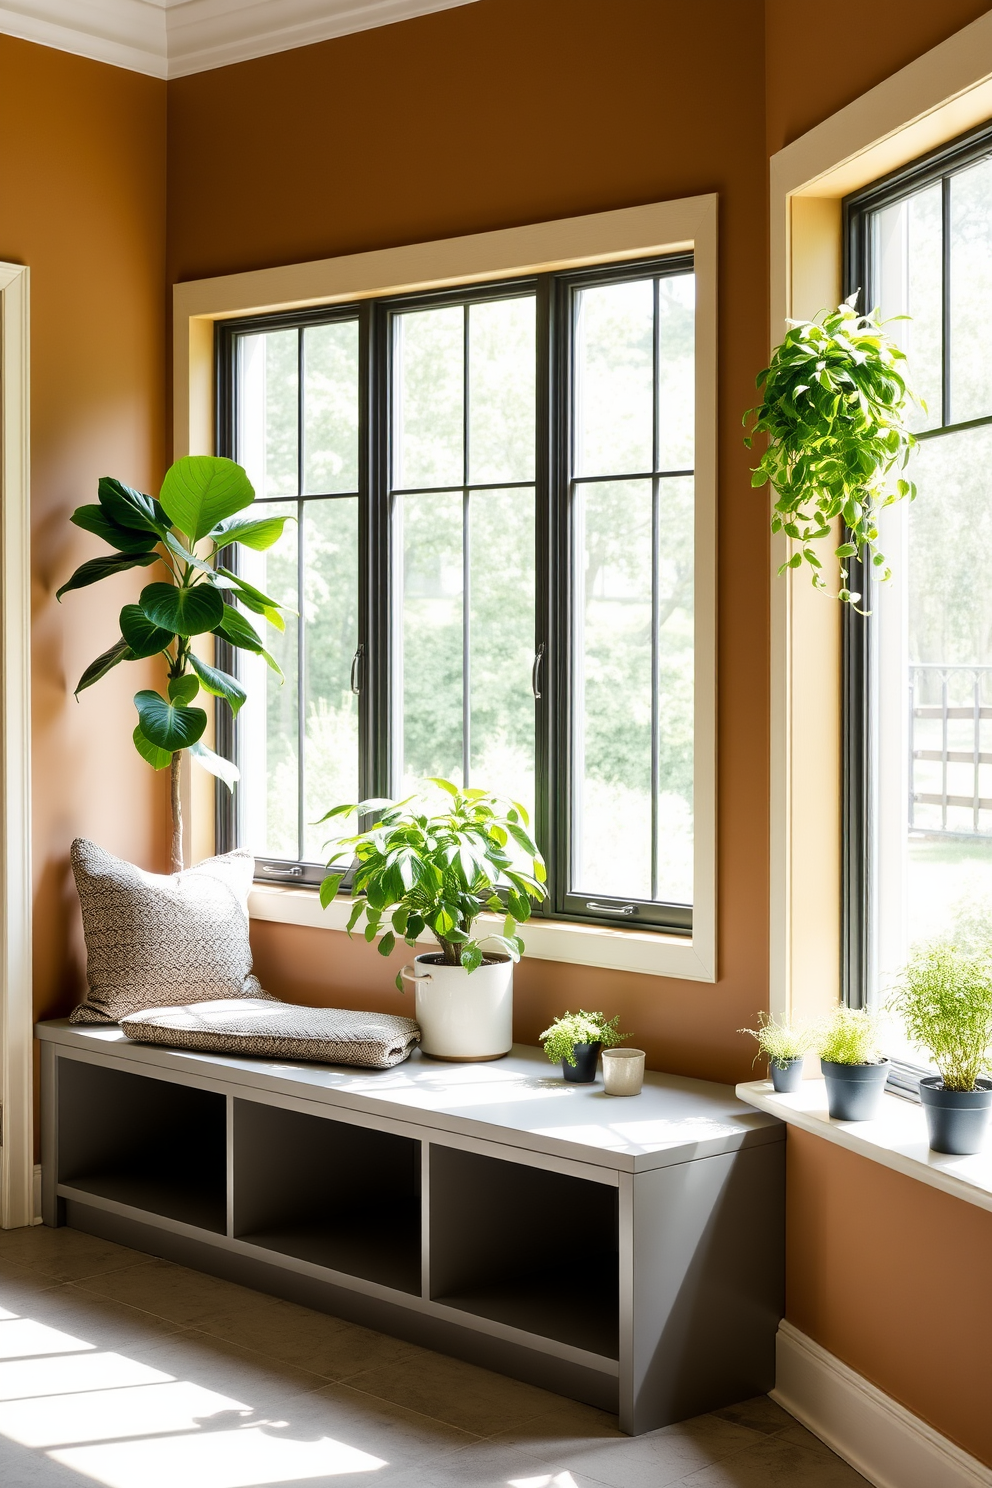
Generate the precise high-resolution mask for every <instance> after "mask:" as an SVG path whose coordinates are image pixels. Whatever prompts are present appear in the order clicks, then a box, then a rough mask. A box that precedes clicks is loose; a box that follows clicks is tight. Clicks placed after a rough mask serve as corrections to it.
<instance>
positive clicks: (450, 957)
mask: <svg viewBox="0 0 992 1488" xmlns="http://www.w3.org/2000/svg"><path fill="white" fill-rule="evenodd" d="M437 941H438V945H439V946H440V947H441V955H442V956H443V957H444V963H443V964H444V965H445V966H460V965H461V960H460V958H459V955H458V947H457V946H456V945H452V943H451V941H450V940H445V939H444V936H443V935H439V936H438V938H437Z"/></svg>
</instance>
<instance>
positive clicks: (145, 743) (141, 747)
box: [131, 723, 172, 770]
mask: <svg viewBox="0 0 992 1488" xmlns="http://www.w3.org/2000/svg"><path fill="white" fill-rule="evenodd" d="M131 738H132V739H133V740H134V747H135V749H136V750H137V751H138V753H139V754H140V755H141V758H142V759H143V760H147V761H148V763H149V764H150V765H151V767H152V769H153V770H164V769H165V768H166V766H167V765H171V764H172V751H171V749H159V747H158V745H157V744H153V743H152V741H151V739H146V738H145V736H144V734H143V733H142V732H141V724H140V723H139V724H138V726H137V728H136V729H135V731H134V733H133V734H132V735H131Z"/></svg>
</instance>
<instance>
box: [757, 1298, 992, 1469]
mask: <svg viewBox="0 0 992 1488" xmlns="http://www.w3.org/2000/svg"><path fill="white" fill-rule="evenodd" d="M771 1395H772V1399H773V1400H775V1401H777V1402H778V1404H779V1405H781V1406H782V1408H783V1409H784V1410H787V1411H788V1412H789V1414H790V1415H792V1416H795V1418H796V1420H797V1421H801V1422H802V1424H803V1425H804V1426H806V1427H807V1428H808V1429H809V1430H810V1431H812V1432H813V1434H814V1435H815V1436H818V1437H819V1438H820V1440H821V1441H823V1442H826V1444H827V1446H828V1447H830V1449H831V1450H832V1451H834V1452H836V1453H837V1455H838V1457H843V1459H844V1461H845V1462H849V1463H850V1465H851V1466H852V1467H853V1468H855V1470H856V1471H857V1472H859V1473H861V1475H862V1476H863V1477H865V1478H867V1479H868V1481H869V1483H874V1485H875V1488H938V1485H939V1488H992V1468H988V1467H986V1466H985V1465H984V1464H983V1463H981V1462H979V1461H978V1459H977V1458H976V1457H971V1456H969V1454H968V1453H967V1452H965V1451H963V1450H962V1448H961V1447H958V1446H955V1444H954V1443H953V1442H952V1441H948V1439H947V1437H946V1436H941V1434H940V1432H939V1431H935V1430H934V1429H933V1427H932V1426H928V1425H927V1424H926V1422H925V1421H921V1420H920V1418H919V1416H914V1415H913V1413H912V1411H908V1410H907V1409H906V1407H905V1406H903V1405H900V1404H899V1403H898V1402H897V1401H895V1400H893V1399H892V1398H891V1396H889V1395H886V1394H884V1393H883V1391H881V1390H879V1389H878V1388H877V1387H876V1386H875V1385H872V1384H870V1383H869V1382H868V1380H866V1379H863V1378H862V1376H861V1375H860V1374H855V1372H854V1370H853V1369H849V1368H848V1366H847V1365H846V1364H842V1363H841V1361H840V1360H839V1359H836V1358H835V1357H834V1355H833V1354H828V1353H827V1351H826V1349H824V1348H821V1347H820V1345H819V1344H818V1343H814V1342H813V1340H812V1339H811V1338H807V1337H806V1335H805V1333H800V1331H799V1329H798V1328H794V1327H793V1326H792V1324H791V1323H787V1322H782V1323H780V1324H779V1330H778V1338H777V1340H776V1368H775V1388H774V1390H773V1391H772V1392H771Z"/></svg>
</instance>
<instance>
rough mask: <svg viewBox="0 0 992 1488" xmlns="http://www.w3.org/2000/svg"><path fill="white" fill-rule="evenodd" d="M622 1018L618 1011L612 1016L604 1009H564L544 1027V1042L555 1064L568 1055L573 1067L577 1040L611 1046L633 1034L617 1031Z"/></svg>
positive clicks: (606, 1046) (609, 1047)
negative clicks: (572, 1011) (563, 1011)
mask: <svg viewBox="0 0 992 1488" xmlns="http://www.w3.org/2000/svg"><path fill="white" fill-rule="evenodd" d="M619 1022H620V1014H619V1013H618V1014H617V1016H616V1017H615V1018H609V1019H607V1017H606V1016H605V1014H603V1013H587V1012H586V1011H585V1009H584V1008H583V1009H580V1010H579V1012H577V1013H564V1014H563V1015H562V1017H560V1018H556V1019H555V1021H554V1022H553V1023H552V1025H551V1027H550V1028H546V1029H545V1030H544V1032H543V1033H542V1034H541V1043H542V1044H543V1045H544V1052H545V1054H546V1055H547V1056H548V1058H549V1060H550V1061H551V1063H552V1064H560V1063H561V1061H562V1060H563V1059H565V1060H567V1061H568V1063H569V1064H570V1065H571V1066H572V1068H573V1069H574V1068H575V1046H576V1044H602V1046H603V1048H604V1049H612V1048H613V1047H614V1046H615V1045H616V1044H620V1043H622V1042H623V1040H624V1039H626V1038H630V1034H629V1033H618V1032H617V1024H618V1023H619Z"/></svg>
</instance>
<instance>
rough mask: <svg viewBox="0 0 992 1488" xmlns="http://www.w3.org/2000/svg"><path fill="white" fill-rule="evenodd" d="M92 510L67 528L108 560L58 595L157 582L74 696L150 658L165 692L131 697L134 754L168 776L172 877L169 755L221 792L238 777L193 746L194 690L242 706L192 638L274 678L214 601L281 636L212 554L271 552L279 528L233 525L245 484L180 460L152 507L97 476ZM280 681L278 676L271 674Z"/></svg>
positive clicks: (273, 612)
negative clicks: (143, 575) (224, 645)
mask: <svg viewBox="0 0 992 1488" xmlns="http://www.w3.org/2000/svg"><path fill="white" fill-rule="evenodd" d="M97 495H98V502H97V504H94V505H90V506H81V507H79V508H77V510H76V511H75V512H73V515H72V521H73V522H74V523H75V524H76V526H77V527H81V528H83V529H84V530H85V531H87V532H92V533H94V534H95V535H96V536H97V537H99V538H102V539H103V541H104V542H106V543H107V544H108V545H109V546H110V548H111V549H113V550H114V551H113V556H109V555H108V556H105V557H101V558H91V559H89V561H88V562H86V563H83V564H81V565H80V567H79V568H77V569H76V571H75V573H74V574H73V575H72V577H71V578H69V579H68V580H67V581H66V582H65V583H64V584H63V585H62V587H61V588H60V589H59V590H58V591H57V598H58V599H59V600H61V598H62V596H63V594H66V593H67V592H69V591H70V590H73V589H84V588H87V587H89V586H90V585H91V584H96V583H99V582H100V581H101V580H102V579H106V578H109V577H111V576H112V575H113V574H116V573H121V572H123V571H124V570H125V569H129V568H137V567H141V568H150V567H152V566H153V565H156V564H159V565H161V566H162V567H163V568H164V569H165V578H164V579H159V580H157V581H156V582H154V583H151V584H147V585H146V586H145V588H144V589H142V591H141V594H140V595H139V597H138V603H137V604H128V605H125V606H124V607H123V609H122V610H121V612H120V632H121V633H120V636H119V637H118V639H117V640H116V641H115V642H114V643H113V645H112V646H110V647H109V648H108V649H107V650H106V651H104V652H103V653H102V655H100V656H98V657H97V658H96V660H95V661H93V662H91V663H90V665H89V666H88V667H87V668H86V670H85V671H84V672H83V675H82V676H81V677H80V679H79V681H78V683H77V684H76V696H77V697H78V695H79V693H80V692H82V691H84V690H85V689H86V688H88V687H92V686H93V684H94V683H95V682H99V681H100V680H101V678H103V677H105V676H106V675H107V673H108V672H110V671H112V670H113V668H114V667H116V666H118V665H119V664H120V663H121V662H122V661H138V660H141V659H143V658H146V657H150V656H159V655H160V656H161V657H162V658H163V660H164V662H165V664H166V688H165V691H164V693H163V692H156V691H154V690H153V689H151V688H144V689H142V690H141V691H140V692H137V693H135V695H134V705H135V708H136V709H137V713H138V722H137V725H136V727H135V729H134V734H133V740H134V747H135V749H136V750H137V751H138V753H139V754H140V755H141V757H142V759H144V760H147V762H148V763H149V764H150V765H151V766H152V767H153V769H156V770H164V769H165V768H166V767H167V766H171V767H172V771H173V869H174V870H175V869H177V868H179V867H181V866H182V861H181V824H180V821H179V814H178V813H179V798H178V778H177V775H176V765H177V760H178V756H179V755H180V753H181V752H182V751H183V750H184V749H188V750H189V752H190V753H191V754H192V756H193V758H194V759H195V760H196V761H197V763H198V764H200V765H202V766H203V767H204V769H206V770H209V771H210V772H211V774H213V775H216V776H218V777H219V778H220V779H221V780H223V781H224V782H225V783H226V784H227V785H228V787H229V788H230V787H232V786H233V784H234V781H235V780H236V779H237V770H236V769H235V767H234V766H233V765H232V764H231V763H230V761H228V760H225V759H222V758H221V757H220V756H219V755H217V754H215V753H214V752H213V750H211V749H208V748H207V746H206V745H205V744H203V743H202V735H203V733H204V731H205V729H206V727H207V714H206V712H205V710H204V709H203V708H200V707H197V706H194V699H195V698H196V697H197V695H198V694H199V692H200V690H201V689H202V690H203V691H204V692H205V693H208V694H210V695H211V696H213V697H217V698H222V699H223V700H224V701H225V702H226V703H227V704H228V706H229V707H230V709H231V711H232V713H234V714H236V713H237V712H238V709H239V708H240V707H241V706H242V704H243V703H244V701H245V690H244V688H243V687H242V686H241V684H240V682H239V681H238V680H237V678H235V677H232V676H230V675H229V674H228V673H227V672H224V671H221V670H220V669H219V668H217V667H214V666H211V665H209V664H208V663H206V662H205V661H203V660H201V658H200V657H198V656H196V655H195V654H194V652H193V638H194V637H195V636H199V635H206V634H211V635H214V636H219V637H221V638H222V639H224V640H226V641H227V642H228V643H229V644H230V645H232V646H235V647H237V648H238V649H240V650H244V651H248V652H251V653H254V654H255V655H257V656H260V657H262V658H264V660H265V661H266V662H267V663H268V664H269V665H270V666H271V667H272V668H273V670H274V671H276V672H277V673H279V667H278V664H277V663H276V661H275V659H274V658H273V657H272V656H271V655H270V653H269V652H268V651H267V650H266V648H265V646H264V645H263V643H262V640H261V637H260V636H259V634H258V632H257V631H256V630H255V627H254V626H253V625H252V624H251V622H250V621H248V620H246V619H245V617H244V615H243V614H241V612H240V610H238V609H235V608H234V606H233V605H230V604H226V603H225V602H224V596H225V594H226V595H228V596H229V597H231V598H233V599H236V600H237V601H238V603H239V604H240V605H242V606H243V607H244V608H245V609H247V610H249V611H251V612H252V613H253V614H256V615H260V616H261V617H262V618H263V619H265V620H266V621H268V623H269V624H270V625H272V626H274V627H275V628H276V630H277V631H283V630H285V624H286V622H285V620H284V619H283V617H282V614H281V606H280V604H279V603H278V601H276V600H274V599H272V598H270V597H269V596H268V595H267V594H264V593H263V592H262V591H261V590H260V589H257V588H255V587H254V586H253V585H252V584H250V583H248V582H246V581H245V580H244V579H242V578H240V577H239V576H238V575H237V574H235V573H234V572H232V570H231V569H229V568H226V567H224V566H223V565H221V564H219V563H218V555H219V554H220V552H221V551H222V550H223V549H225V548H228V547H230V546H232V545H234V544H243V545H244V546H245V547H248V548H255V549H259V550H260V549H264V548H267V547H270V546H271V545H272V544H273V543H274V542H277V541H278V539H279V537H280V536H281V534H282V530H283V523H284V518H282V517H273V516H264V517H260V518H258V517H246V516H243V515H241V513H243V512H244V510H245V508H246V507H248V506H250V505H251V503H252V502H253V500H254V496H255V493H254V491H253V489H252V486H251V483H250V481H249V480H248V477H247V476H246V474H245V472H244V471H243V470H242V468H241V466H240V465H236V464H235V463H234V462H233V461H232V460H223V459H219V458H215V457H214V456H212V455H190V456H187V457H186V458H184V459H182V460H177V461H176V463H175V464H174V465H172V466H171V467H170V469H169V470H168V471H167V472H166V476H165V480H164V481H163V483H162V489H161V491H160V492H159V496H158V499H157V500H156V499H155V498H153V497H151V496H146V495H145V494H144V493H143V492H141V491H135V490H132V489H131V487H130V486H126V485H124V483H123V482H122V481H119V480H115V479H113V478H112V477H110V476H104V477H102V478H101V480H100V482H99V484H98V487H97ZM280 676H281V673H280Z"/></svg>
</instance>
